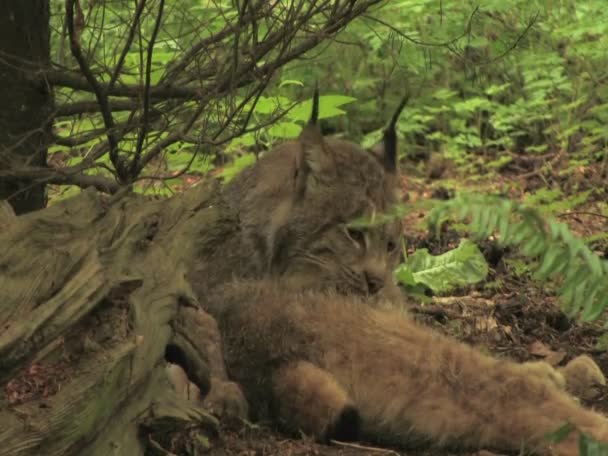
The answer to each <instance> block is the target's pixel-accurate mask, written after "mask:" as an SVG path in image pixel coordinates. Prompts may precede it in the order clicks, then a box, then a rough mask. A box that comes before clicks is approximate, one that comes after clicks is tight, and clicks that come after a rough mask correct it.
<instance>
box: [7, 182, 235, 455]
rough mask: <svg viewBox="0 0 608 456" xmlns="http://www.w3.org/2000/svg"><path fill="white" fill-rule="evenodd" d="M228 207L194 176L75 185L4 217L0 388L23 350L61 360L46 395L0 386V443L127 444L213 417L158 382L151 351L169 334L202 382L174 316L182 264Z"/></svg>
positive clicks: (29, 357)
mask: <svg viewBox="0 0 608 456" xmlns="http://www.w3.org/2000/svg"><path fill="white" fill-rule="evenodd" d="M230 221H231V219H230V217H229V216H228V217H227V216H226V213H225V211H224V206H223V205H222V201H221V199H220V197H219V195H218V192H217V189H216V187H215V185H213V184H201V185H199V186H196V187H194V188H193V189H191V190H190V191H188V192H185V193H183V194H181V195H178V196H176V197H174V198H172V199H170V200H151V199H149V198H145V197H142V196H138V195H134V194H132V193H128V192H122V193H120V194H117V195H115V196H114V197H112V198H110V199H107V198H104V197H101V196H99V195H98V194H96V193H95V192H94V191H93V190H87V191H84V192H83V193H82V194H80V195H79V196H78V197H76V198H73V199H69V200H67V201H64V202H61V203H58V204H56V205H54V206H51V207H49V208H48V209H45V210H42V211H38V212H33V213H29V214H26V215H24V216H21V217H17V218H14V219H12V220H11V222H10V223H6V224H4V226H3V227H2V229H1V230H0V252H2V253H0V386H2V387H4V388H5V390H6V391H7V393H8V391H10V389H11V387H14V386H15V383H12V384H11V383H9V382H10V381H11V379H14V378H15V377H16V376H18V375H27V372H25V374H23V373H24V369H26V368H27V367H28V366H30V365H31V363H32V362H36V363H38V364H40V365H42V366H44V365H45V363H46V364H52V363H53V362H55V361H56V360H62V362H64V363H66V376H65V380H63V381H62V384H61V388H60V389H59V391H58V392H57V393H56V394H54V395H51V396H50V397H48V398H40V397H28V398H26V399H27V400H25V401H23V402H22V403H19V404H12V405H11V404H9V402H8V399H9V398H8V396H7V397H5V398H3V399H0V422H2V423H3V425H2V426H1V427H0V455H9V454H10V455H29V454H32V455H33V454H37V455H38V454H45V455H72V454H74V455H81V454H88V455H104V456H105V455H108V454H125V455H137V454H143V452H144V448H145V447H146V446H147V445H152V446H154V445H157V444H158V442H156V441H155V440H154V439H153V438H149V437H144V438H142V435H143V434H142V432H141V431H142V429H144V430H147V432H153V431H154V430H155V429H158V428H159V426H160V428H162V427H163V426H164V425H165V424H166V423H167V422H170V423H173V424H172V426H179V425H180V423H182V424H184V423H189V426H192V425H196V426H200V427H201V429H206V428H209V427H210V426H211V427H214V426H215V425H216V424H217V423H216V421H215V420H214V419H213V418H212V417H210V416H209V415H208V414H207V413H206V412H205V411H204V410H203V409H202V408H200V407H197V406H195V405H194V404H192V403H189V402H186V401H185V400H183V399H180V398H179V397H177V395H176V394H175V393H174V392H173V391H172V390H171V388H170V387H169V383H168V381H167V377H166V373H165V361H164V353H165V349H166V347H167V345H168V344H174V345H178V346H179V347H180V348H181V349H182V350H183V352H184V353H185V354H186V355H187V357H188V361H189V365H190V368H191V372H189V374H190V376H191V378H192V380H193V381H195V383H196V384H197V386H199V388H200V389H201V390H203V391H206V390H208V389H209V371H208V368H207V365H206V363H207V359H206V358H205V354H204V353H202V352H199V349H198V344H197V340H196V337H194V338H191V337H189V336H188V335H189V334H191V333H193V332H196V331H197V329H196V327H193V326H192V325H194V326H196V324H197V323H196V321H197V319H196V318H194V319H192V318H183V316H184V315H186V314H187V313H188V312H195V313H196V312H200V310H198V307H197V303H196V299H195V298H194V297H193V293H192V289H191V287H190V285H189V283H188V282H187V281H186V278H185V277H186V271H187V270H188V268H189V267H191V264H192V262H193V261H194V260H195V256H196V254H197V252H200V251H201V250H204V249H205V248H206V246H209V245H212V244H213V243H214V242H217V239H216V237H217V236H218V235H219V233H221V232H222V225H223V224H226V223H230ZM180 309H181V310H180ZM180 315H181V317H179V316H180ZM178 317H179V318H178ZM15 381H17V380H14V382H15ZM11 385H12V386H11ZM167 420H169V421H167ZM159 423H160V425H159ZM142 425H143V427H140V426H142ZM189 432H191V430H190V431H189ZM144 434H145V433H144ZM199 443H200V442H199Z"/></svg>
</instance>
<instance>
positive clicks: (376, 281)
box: [364, 271, 384, 294]
mask: <svg viewBox="0 0 608 456" xmlns="http://www.w3.org/2000/svg"><path fill="white" fill-rule="evenodd" d="M364 275H365V283H366V284H367V292H368V293H369V294H376V293H378V292H379V291H380V290H381V289H382V287H383V286H384V279H383V278H382V277H379V276H377V275H375V274H372V273H370V272H368V271H365V272H364Z"/></svg>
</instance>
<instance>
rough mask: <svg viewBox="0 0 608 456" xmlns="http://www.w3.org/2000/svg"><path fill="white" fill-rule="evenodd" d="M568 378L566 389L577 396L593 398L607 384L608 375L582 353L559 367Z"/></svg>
mask: <svg viewBox="0 0 608 456" xmlns="http://www.w3.org/2000/svg"><path fill="white" fill-rule="evenodd" d="M559 371H560V373H561V374H562V375H563V376H564V378H565V380H566V390H567V391H568V392H569V393H570V394H572V395H573V396H575V397H578V398H581V399H583V400H591V399H593V398H595V397H597V395H598V394H599V392H600V388H601V386H606V377H604V374H603V373H602V371H601V369H600V368H599V367H598V365H597V364H596V363H595V361H593V359H591V357H589V356H587V355H580V356H577V357H576V358H574V359H573V360H572V361H570V362H569V363H568V364H566V365H565V366H564V367H562V368H560V369H559Z"/></svg>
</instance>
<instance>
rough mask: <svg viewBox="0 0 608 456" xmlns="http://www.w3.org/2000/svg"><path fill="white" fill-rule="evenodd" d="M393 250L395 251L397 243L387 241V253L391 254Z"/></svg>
mask: <svg viewBox="0 0 608 456" xmlns="http://www.w3.org/2000/svg"><path fill="white" fill-rule="evenodd" d="M395 250H397V243H395V242H393V241H388V242H387V244H386V251H387V252H388V253H393V252H394V251H395Z"/></svg>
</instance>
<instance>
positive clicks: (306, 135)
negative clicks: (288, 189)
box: [294, 85, 335, 196]
mask: <svg viewBox="0 0 608 456" xmlns="http://www.w3.org/2000/svg"><path fill="white" fill-rule="evenodd" d="M318 120H319V88H318V86H317V85H315V91H314V94H313V99H312V112H311V115H310V120H309V121H308V124H307V125H306V126H305V127H304V129H303V130H302V133H300V137H299V138H298V142H299V146H300V150H299V151H298V154H297V156H296V166H295V176H294V177H295V189H296V194H297V195H298V196H302V195H304V193H305V192H306V187H307V183H308V179H309V177H310V175H311V174H312V175H313V176H314V175H317V176H318V175H319V174H323V173H331V174H332V175H333V173H335V162H334V157H333V155H332V151H331V149H330V148H329V147H328V146H327V144H325V141H324V140H323V134H322V133H321V128H320V127H319V125H318Z"/></svg>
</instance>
